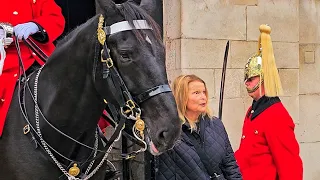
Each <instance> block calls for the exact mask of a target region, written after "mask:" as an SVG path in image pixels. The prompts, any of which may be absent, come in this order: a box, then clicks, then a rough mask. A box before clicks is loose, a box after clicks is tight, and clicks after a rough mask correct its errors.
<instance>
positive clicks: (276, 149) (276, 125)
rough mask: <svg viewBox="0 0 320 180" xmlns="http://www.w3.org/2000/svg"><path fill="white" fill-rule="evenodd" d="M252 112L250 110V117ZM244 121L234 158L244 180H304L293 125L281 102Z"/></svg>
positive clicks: (247, 117)
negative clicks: (239, 142) (238, 146)
mask: <svg viewBox="0 0 320 180" xmlns="http://www.w3.org/2000/svg"><path fill="white" fill-rule="evenodd" d="M250 112H251V107H250V108H249V110H248V113H250ZM251 116H252V114H251V113H250V115H249V116H246V117H245V120H244V125H243V129H242V132H243V133H242V138H241V144H240V148H239V150H237V151H236V153H235V156H236V159H237V162H238V164H239V167H240V170H241V173H242V175H243V179H244V180H302V174H303V167H302V161H301V158H300V156H299V144H298V142H297V140H296V138H295V134H294V123H293V120H292V118H291V117H290V115H289V113H288V112H287V110H286V109H285V107H284V106H283V105H282V103H281V102H276V103H275V104H273V105H271V106H269V107H267V109H265V110H264V111H263V112H261V113H260V114H259V115H258V116H257V117H255V119H253V120H251Z"/></svg>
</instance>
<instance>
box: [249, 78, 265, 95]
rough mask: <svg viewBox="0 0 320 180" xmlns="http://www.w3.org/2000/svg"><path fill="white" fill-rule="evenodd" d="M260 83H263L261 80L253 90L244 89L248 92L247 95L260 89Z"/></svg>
mask: <svg viewBox="0 0 320 180" xmlns="http://www.w3.org/2000/svg"><path fill="white" fill-rule="evenodd" d="M262 83H263V80H262V81H261V83H260V82H258V83H257V84H256V85H255V86H254V87H253V88H248V87H246V89H247V92H248V93H253V92H255V91H256V90H257V89H258V88H259V87H260V84H262Z"/></svg>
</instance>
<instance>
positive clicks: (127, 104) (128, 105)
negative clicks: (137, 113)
mask: <svg viewBox="0 0 320 180" xmlns="http://www.w3.org/2000/svg"><path fill="white" fill-rule="evenodd" d="M126 106H127V107H128V108H129V109H130V110H131V111H132V109H133V108H135V107H136V105H134V102H133V101H132V100H131V99H129V100H128V101H127V102H126Z"/></svg>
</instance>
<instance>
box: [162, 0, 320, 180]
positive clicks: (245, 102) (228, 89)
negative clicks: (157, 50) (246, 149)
mask: <svg viewBox="0 0 320 180" xmlns="http://www.w3.org/2000/svg"><path fill="white" fill-rule="evenodd" d="M163 18H164V23H163V25H164V40H165V44H166V50H167V57H166V61H167V69H168V76H169V79H170V80H171V81H172V80H173V79H174V78H175V77H176V76H178V75H179V74H181V73H194V74H196V75H199V76H200V77H202V78H203V79H204V80H205V81H206V82H207V84H208V89H209V91H210V92H209V96H210V100H211V105H212V108H213V110H214V112H215V114H216V115H217V114H218V99H219V90H220V78H221V69H222V63H223V56H224V49H225V45H226V42H227V40H230V51H229V57H228V65H227V72H226V84H225V95H224V97H225V99H224V108H223V122H224V124H225V126H226V129H227V131H228V133H229V136H230V140H231V142H232V145H233V148H234V149H237V148H238V146H239V141H240V136H241V128H242V123H243V117H244V115H245V112H246V110H247V108H248V106H249V105H250V104H251V99H250V98H249V97H248V96H247V94H246V91H245V88H244V86H243V67H244V65H245V63H246V61H247V59H248V57H249V56H251V55H252V54H253V53H254V52H255V51H256V48H257V38H258V36H259V25H260V24H269V25H270V26H271V28H272V33H271V37H272V40H273V42H274V43H273V45H274V51H275V57H276V63H277V66H278V68H279V72H280V76H281V80H282V84H283V88H284V93H285V95H284V96H283V97H281V99H282V101H283V103H284V105H285V106H286V108H287V109H288V111H289V113H290V114H291V116H292V117H293V119H294V121H295V123H296V131H295V132H296V136H297V138H298V140H299V142H300V148H301V157H302V159H303V163H304V179H305V180H318V179H320V153H317V152H320V108H319V105H320V26H319V24H320V1H319V0H300V1H299V0H281V1H280V0H279V1H274V0H273V1H272V0H223V1H222V0H164V17H163Z"/></svg>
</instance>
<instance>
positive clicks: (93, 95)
mask: <svg viewBox="0 0 320 180" xmlns="http://www.w3.org/2000/svg"><path fill="white" fill-rule="evenodd" d="M152 4H154V2H153V1H152V0H142V2H141V4H140V6H138V5H135V3H133V2H125V3H123V4H120V5H116V4H114V3H113V2H112V1H111V0H96V5H97V14H98V13H99V14H98V15H96V16H95V17H93V18H91V19H90V20H88V21H87V22H86V23H84V24H82V25H81V26H79V27H77V28H76V29H75V30H73V31H72V32H71V33H70V34H69V35H67V36H66V37H65V38H64V39H63V40H61V42H59V43H58V45H57V48H56V50H55V52H54V53H53V54H52V55H51V56H50V57H49V59H48V61H47V63H46V65H45V66H44V67H43V68H41V69H40V70H39V71H36V72H35V73H33V74H31V75H30V76H29V77H28V79H27V81H25V82H24V83H18V86H17V87H19V88H16V90H15V93H14V98H13V100H12V103H11V106H10V109H9V112H8V115H7V119H6V125H5V130H4V133H3V136H2V138H1V140H0V159H1V161H2V163H1V165H0V179H1V180H5V179H8V180H25V179H32V180H51V179H52V180H56V179H59V177H64V179H66V177H68V178H69V179H75V178H74V177H73V176H70V173H71V174H72V173H74V172H72V170H74V171H77V170H79V169H80V170H81V173H80V174H82V175H83V174H86V175H83V176H82V177H81V178H80V179H82V178H84V179H88V178H90V177H91V176H92V178H91V179H95V180H102V179H104V177H105V169H106V167H105V166H106V165H105V164H106V163H101V162H103V160H105V159H104V158H105V157H104V153H105V151H106V150H102V151H99V150H101V149H102V148H103V147H102V146H101V142H100V140H97V139H98V138H97V122H98V120H99V117H100V116H101V113H102V111H103V109H104V108H105V106H106V104H105V100H106V101H108V102H109V103H112V104H113V105H114V106H115V107H116V109H122V114H123V115H122V118H123V117H128V116H130V117H131V118H132V117H136V119H139V118H138V116H135V115H137V114H138V115H139V114H140V111H141V119H142V120H143V121H144V122H145V124H146V128H145V129H144V131H143V134H144V135H143V136H145V139H146V140H147V141H146V142H147V144H148V147H149V151H150V152H151V153H152V154H154V155H159V154H161V153H162V152H164V151H166V150H167V149H169V148H172V147H173V145H174V142H175V140H176V139H177V138H178V137H179V134H180V121H179V118H178V113H177V110H176V104H175V100H174V97H173V94H172V93H171V92H168V86H167V84H168V80H167V75H166V70H165V51H164V46H163V44H162V41H161V38H160V34H159V30H158V28H157V26H156V24H155V22H154V21H153V20H152V18H151V17H150V16H149V15H148V13H147V12H152V9H153V8H154V7H152ZM101 15H103V16H101ZM103 17H104V21H103ZM136 20H145V21H141V22H140V23H137V22H138V21H136ZM122 21H126V22H124V23H122V24H121V23H120V24H119V22H122ZM103 24H104V26H106V28H105V32H106V34H107V38H106V40H105V43H103V41H104V40H103V38H101V37H103V36H100V35H101V26H102V25H103ZM128 24H129V26H128ZM143 24H145V25H143ZM112 25H115V26H112ZM128 27H134V28H132V29H130V28H129V29H126V28H128ZM97 29H99V30H100V31H99V33H98V34H99V35H97ZM102 34H103V33H102ZM98 37H99V38H100V39H99V41H98ZM101 43H102V44H104V45H102V44H101ZM102 49H104V51H103V52H102V53H101V50H102ZM101 55H102V56H101ZM109 55H110V57H111V58H112V59H111V58H110V59H109V58H108V56H109ZM117 72H119V74H117ZM25 80H26V79H25ZM19 84H21V85H19ZM119 86H120V87H119ZM126 88H127V89H126ZM131 100H135V102H136V103H134V101H131ZM122 102H125V104H122ZM130 110H131V111H130ZM137 110H139V111H137ZM118 113H119V114H121V112H118ZM130 113H131V114H130ZM133 119H134V118H133ZM120 123H121V121H120V122H119V124H120ZM97 146H98V150H96V149H97ZM48 150H49V151H48ZM48 154H49V155H48ZM101 154H102V155H101ZM93 160H95V161H93ZM92 162H94V163H93V165H92V168H90V166H91V165H90V164H92ZM101 164H102V165H101ZM70 167H73V168H70ZM78 168H79V169H78ZM87 169H89V170H88V172H87V173H85V171H86V170H87ZM70 170H71V171H70ZM93 171H95V172H94V173H92V172H93ZM90 173H91V174H90ZM76 174H77V173H76ZM88 174H89V176H88ZM75 176H76V175H75ZM77 177H79V176H77ZM62 179H63V178H62Z"/></svg>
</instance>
